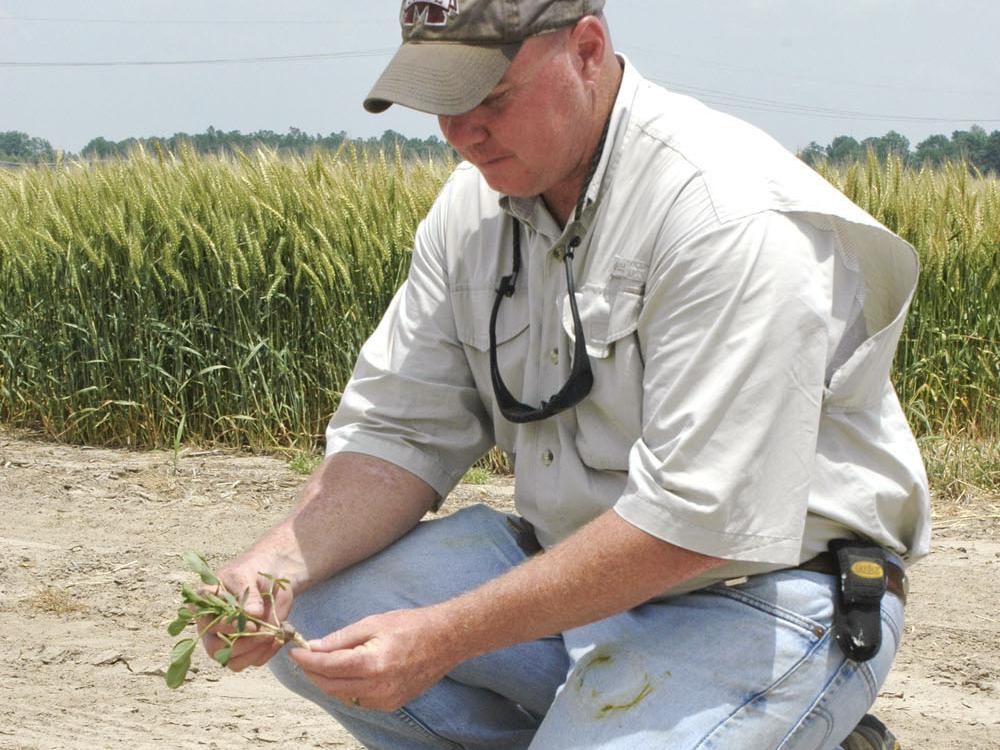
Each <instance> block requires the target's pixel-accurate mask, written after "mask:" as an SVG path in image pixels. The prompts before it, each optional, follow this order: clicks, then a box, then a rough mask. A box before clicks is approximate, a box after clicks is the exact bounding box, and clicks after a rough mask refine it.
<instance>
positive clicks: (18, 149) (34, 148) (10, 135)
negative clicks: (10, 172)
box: [0, 130, 56, 162]
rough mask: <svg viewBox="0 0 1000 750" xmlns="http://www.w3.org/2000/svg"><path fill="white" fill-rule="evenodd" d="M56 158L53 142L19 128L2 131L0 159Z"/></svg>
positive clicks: (0, 136) (25, 160)
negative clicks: (35, 136) (32, 135)
mask: <svg viewBox="0 0 1000 750" xmlns="http://www.w3.org/2000/svg"><path fill="white" fill-rule="evenodd" d="M55 158H56V152H55V150H54V149H53V148H52V144H50V143H49V142H48V141H47V140H45V139H44V138H32V137H31V136H30V135H28V134H27V133H22V132H20V131H19V130H8V131H6V132H3V133H0V161H9V162H39V161H52V160H53V159H55Z"/></svg>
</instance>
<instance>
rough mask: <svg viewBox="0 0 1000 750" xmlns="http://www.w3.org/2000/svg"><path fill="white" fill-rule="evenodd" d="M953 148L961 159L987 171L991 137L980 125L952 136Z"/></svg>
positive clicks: (959, 131) (954, 133) (958, 131)
mask: <svg viewBox="0 0 1000 750" xmlns="http://www.w3.org/2000/svg"><path fill="white" fill-rule="evenodd" d="M951 143H952V148H953V149H954V150H955V154H956V155H957V156H958V158H960V159H965V160H966V161H967V162H969V164H971V165H972V166H974V167H976V168H977V169H980V170H982V171H984V172H985V171H987V167H986V160H987V152H988V151H989V136H988V135H987V134H986V131H985V130H984V129H983V128H981V127H980V126H979V125H973V126H972V127H971V128H969V129H968V130H956V131H955V132H953V133H952V134H951Z"/></svg>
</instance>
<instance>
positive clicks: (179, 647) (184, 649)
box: [170, 638, 198, 663]
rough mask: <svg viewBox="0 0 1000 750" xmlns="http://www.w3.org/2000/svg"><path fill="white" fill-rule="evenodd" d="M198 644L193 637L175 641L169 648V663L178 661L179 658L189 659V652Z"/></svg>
mask: <svg viewBox="0 0 1000 750" xmlns="http://www.w3.org/2000/svg"><path fill="white" fill-rule="evenodd" d="M196 645H198V642H197V641H196V640H195V639H194V638H185V639H184V640H181V641H177V643H175V644H174V647H173V648H172V649H171V650H170V661H171V663H173V662H175V661H178V660H179V659H188V660H190V659H191V654H192V653H194V647H195V646H196Z"/></svg>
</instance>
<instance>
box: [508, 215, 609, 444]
mask: <svg viewBox="0 0 1000 750" xmlns="http://www.w3.org/2000/svg"><path fill="white" fill-rule="evenodd" d="M512 221H513V223H514V262H513V266H512V268H511V273H510V274H509V275H508V276H504V277H503V278H502V279H500V287H499V288H498V289H497V295H496V298H495V299H494V301H493V312H492V313H491V314H490V377H491V378H492V380H493V395H494V397H495V398H496V400H497V406H498V407H499V409H500V413H501V414H503V416H504V418H506V419H507V420H508V421H510V422H514V423H515V424H523V423H525V422H538V421H541V420H543V419H548V418H549V417H551V416H553V415H555V414H558V413H559V412H562V411H566V409H570V408H572V407H574V406H576V405H577V404H578V403H580V402H581V401H583V399H585V398H586V397H587V394H588V393H590V389H591V388H592V387H593V386H594V374H593V372H592V370H591V369H590V357H588V356H587V342H586V341H585V339H584V336H583V323H582V322H581V321H580V312H579V310H577V306H576V285H575V284H574V283H573V265H572V262H573V252H574V250H575V249H576V248H577V247H579V246H580V242H581V240H580V237H579V236H577V237H574V238H573V239H572V240H570V242H569V245H568V246H567V247H566V252H565V254H564V256H563V263H565V265H566V291H567V292H568V294H569V307H570V312H571V313H572V315H573V335H574V337H575V339H576V341H575V342H574V344H575V345H574V347H573V367H572V369H571V371H570V374H569V378H568V379H567V380H566V383H565V384H564V385H563V387H562V388H560V389H559V392H558V393H556V394H555V395H554V396H552V397H551V398H550V399H548V400H546V401H542V403H541V405H540V406H537V407H535V406H531V405H530V404H525V403H522V402H520V401H518V400H517V399H516V398H514V396H513V394H512V393H511V392H510V390H509V389H508V388H507V386H506V384H504V382H503V378H502V377H500V368H499V366H498V365H497V313H498V312H499V310H500V303H501V302H503V299H504V297H510V296H512V295H513V294H514V288H515V284H516V283H517V274H518V272H519V271H520V270H521V223H520V222H519V221H518V220H517V219H512Z"/></svg>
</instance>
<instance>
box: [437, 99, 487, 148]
mask: <svg viewBox="0 0 1000 750" xmlns="http://www.w3.org/2000/svg"><path fill="white" fill-rule="evenodd" d="M477 109H478V107H477ZM477 109H474V110H472V111H470V112H465V113H464V114H461V115H439V116H438V127H440V128H441V134H442V135H444V138H445V140H446V141H448V143H450V144H451V145H452V146H454V147H455V148H456V149H458V150H459V151H461V150H462V149H463V148H467V147H469V146H475V145H477V144H479V143H482V142H483V141H485V140H486V138H487V135H488V133H487V130H486V126H485V124H484V123H483V121H482V118H481V117H479V116H478V113H477Z"/></svg>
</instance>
